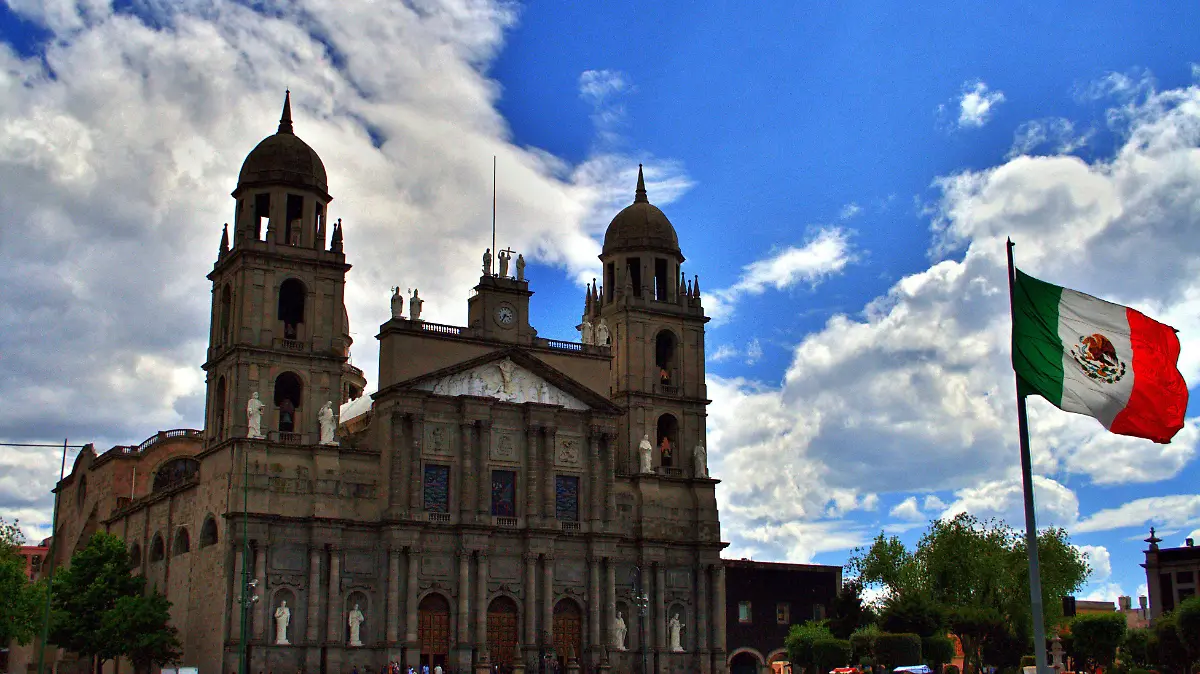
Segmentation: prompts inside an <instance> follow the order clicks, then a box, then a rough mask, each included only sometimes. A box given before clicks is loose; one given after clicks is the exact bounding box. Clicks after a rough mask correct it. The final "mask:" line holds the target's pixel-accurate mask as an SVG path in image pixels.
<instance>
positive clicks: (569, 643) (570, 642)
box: [554, 599, 583, 667]
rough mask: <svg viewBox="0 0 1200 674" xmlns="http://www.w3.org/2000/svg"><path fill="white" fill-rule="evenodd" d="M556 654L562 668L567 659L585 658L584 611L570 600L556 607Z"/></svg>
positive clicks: (563, 601)
mask: <svg viewBox="0 0 1200 674" xmlns="http://www.w3.org/2000/svg"><path fill="white" fill-rule="evenodd" d="M554 654H555V655H556V656H557V657H558V662H559V665H561V666H562V667H566V665H567V658H575V659H576V660H580V659H582V658H583V611H582V610H581V609H580V608H579V604H576V603H575V602H573V601H571V600H570V599H563V600H562V601H560V602H558V604H557V605H555V607H554Z"/></svg>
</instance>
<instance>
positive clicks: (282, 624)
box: [275, 599, 292, 646]
mask: <svg viewBox="0 0 1200 674" xmlns="http://www.w3.org/2000/svg"><path fill="white" fill-rule="evenodd" d="M291 621H292V610H291V609H290V608H288V607H287V600H286V599H285V600H283V601H281V602H279V608H277V609H275V643H276V644H278V645H280V646H288V645H290V643H291V642H289V641H288V638H287V628H288V623H290V622H291Z"/></svg>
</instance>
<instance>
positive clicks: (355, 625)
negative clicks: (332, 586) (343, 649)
mask: <svg viewBox="0 0 1200 674" xmlns="http://www.w3.org/2000/svg"><path fill="white" fill-rule="evenodd" d="M366 619H367V618H366V616H364V615H363V612H362V611H361V610H359V608H358V604H355V605H354V610H353V611H351V612H350V617H349V618H348V619H347V622H349V624H350V645H351V646H362V645H363V643H362V624H363V621H364V620H366Z"/></svg>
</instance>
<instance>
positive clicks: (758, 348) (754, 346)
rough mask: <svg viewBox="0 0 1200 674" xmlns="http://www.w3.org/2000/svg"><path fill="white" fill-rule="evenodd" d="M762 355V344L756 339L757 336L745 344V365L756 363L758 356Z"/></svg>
mask: <svg viewBox="0 0 1200 674" xmlns="http://www.w3.org/2000/svg"><path fill="white" fill-rule="evenodd" d="M762 355H763V349H762V344H761V343H760V342H759V341H758V338H757V337H755V338H754V339H752V340H750V343H749V344H747V345H746V361H745V362H746V364H747V365H753V364H755V363H757V362H758V360H759V359H760V358H762Z"/></svg>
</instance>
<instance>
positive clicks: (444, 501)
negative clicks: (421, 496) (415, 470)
mask: <svg viewBox="0 0 1200 674" xmlns="http://www.w3.org/2000/svg"><path fill="white" fill-rule="evenodd" d="M425 510H427V511H429V512H431V513H448V512H450V466H425Z"/></svg>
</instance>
